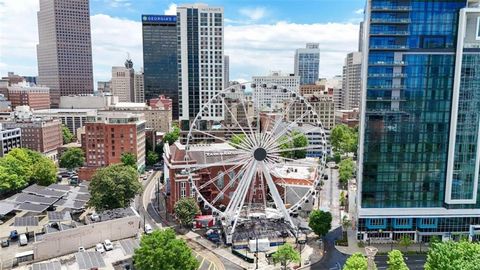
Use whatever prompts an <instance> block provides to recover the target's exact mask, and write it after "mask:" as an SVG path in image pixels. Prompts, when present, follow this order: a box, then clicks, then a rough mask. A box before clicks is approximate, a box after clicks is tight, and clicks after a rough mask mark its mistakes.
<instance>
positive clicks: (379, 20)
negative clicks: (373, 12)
mask: <svg viewBox="0 0 480 270" xmlns="http://www.w3.org/2000/svg"><path fill="white" fill-rule="evenodd" d="M371 22H372V23H410V22H411V20H410V19H409V18H372V19H371Z"/></svg>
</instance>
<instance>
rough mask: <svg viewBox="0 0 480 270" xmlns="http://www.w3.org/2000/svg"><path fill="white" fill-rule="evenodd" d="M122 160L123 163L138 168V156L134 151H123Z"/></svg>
mask: <svg viewBox="0 0 480 270" xmlns="http://www.w3.org/2000/svg"><path fill="white" fill-rule="evenodd" d="M120 161H122V164H123V165H125V166H130V167H133V168H135V169H137V157H136V156H135V155H134V154H133V153H129V152H125V153H122V157H121V158H120Z"/></svg>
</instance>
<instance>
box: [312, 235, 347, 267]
mask: <svg viewBox="0 0 480 270" xmlns="http://www.w3.org/2000/svg"><path fill="white" fill-rule="evenodd" d="M341 234H342V229H341V228H340V227H339V228H337V229H335V230H333V231H331V232H329V233H328V234H327V235H326V236H325V239H324V247H325V251H324V253H323V258H322V259H321V260H320V261H319V262H318V263H315V264H312V266H311V267H310V269H312V270H329V269H332V270H333V269H341V267H342V266H343V264H344V263H345V261H346V260H347V255H345V254H343V253H341V252H340V251H338V250H337V249H336V248H335V239H337V238H340V236H341ZM339 267H340V268H339Z"/></svg>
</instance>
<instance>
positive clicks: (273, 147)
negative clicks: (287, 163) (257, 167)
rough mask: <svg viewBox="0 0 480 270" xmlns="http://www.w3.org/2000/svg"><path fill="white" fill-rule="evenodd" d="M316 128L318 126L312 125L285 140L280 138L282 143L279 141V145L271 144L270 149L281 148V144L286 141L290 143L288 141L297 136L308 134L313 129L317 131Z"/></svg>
mask: <svg viewBox="0 0 480 270" xmlns="http://www.w3.org/2000/svg"><path fill="white" fill-rule="evenodd" d="M316 129H318V127H312V128H310V129H308V130H307V131H303V132H298V133H297V134H296V135H293V136H289V137H287V139H285V140H281V137H280V139H279V142H281V143H278V144H277V145H272V146H270V148H268V151H275V150H276V149H277V148H280V146H281V145H282V144H284V143H288V142H293V140H295V139H296V138H298V137H300V136H302V135H305V134H308V133H310V132H312V131H315V130H316ZM288 132H292V131H288Z"/></svg>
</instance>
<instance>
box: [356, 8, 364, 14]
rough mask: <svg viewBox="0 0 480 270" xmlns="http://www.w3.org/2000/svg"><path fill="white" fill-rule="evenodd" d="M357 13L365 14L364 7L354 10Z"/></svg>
mask: <svg viewBox="0 0 480 270" xmlns="http://www.w3.org/2000/svg"><path fill="white" fill-rule="evenodd" d="M354 13H355V14H363V8H360V9H357V10H355V11H354Z"/></svg>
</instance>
